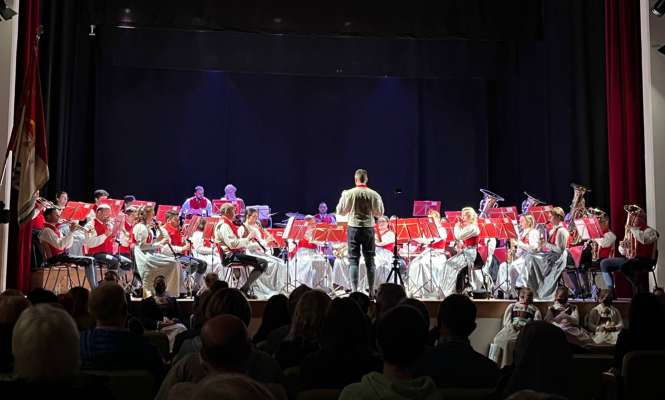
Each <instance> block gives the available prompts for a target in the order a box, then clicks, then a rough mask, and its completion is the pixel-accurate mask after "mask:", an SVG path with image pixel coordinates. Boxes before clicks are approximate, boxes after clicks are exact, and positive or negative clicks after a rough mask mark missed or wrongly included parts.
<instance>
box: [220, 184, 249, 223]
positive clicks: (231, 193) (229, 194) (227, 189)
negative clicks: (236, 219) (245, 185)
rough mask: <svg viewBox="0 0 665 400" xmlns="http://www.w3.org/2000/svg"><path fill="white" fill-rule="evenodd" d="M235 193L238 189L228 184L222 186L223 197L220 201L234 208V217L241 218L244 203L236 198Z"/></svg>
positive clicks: (243, 211) (243, 212) (243, 213)
mask: <svg viewBox="0 0 665 400" xmlns="http://www.w3.org/2000/svg"><path fill="white" fill-rule="evenodd" d="M237 191H238V189H237V188H236V187H235V186H233V185H232V184H230V183H229V184H228V185H226V186H224V197H222V200H223V201H228V202H229V203H231V204H233V205H234V206H235V208H236V215H239V216H241V217H243V216H244V215H245V201H244V200H243V199H241V198H240V197H238V196H236V192H237Z"/></svg>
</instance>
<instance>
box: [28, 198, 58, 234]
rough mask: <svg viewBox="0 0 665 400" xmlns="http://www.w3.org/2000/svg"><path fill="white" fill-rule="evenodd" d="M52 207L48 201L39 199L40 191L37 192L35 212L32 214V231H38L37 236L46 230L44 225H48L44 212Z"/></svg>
mask: <svg viewBox="0 0 665 400" xmlns="http://www.w3.org/2000/svg"><path fill="white" fill-rule="evenodd" d="M52 206H53V205H51V204H49V202H48V201H46V199H44V198H42V197H39V191H37V193H36V194H35V212H34V213H33V214H32V230H33V232H35V231H37V232H36V233H35V234H38V231H41V230H42V229H44V224H45V223H46V219H45V218H44V211H45V210H46V209H47V208H49V207H52ZM33 238H34V236H33Z"/></svg>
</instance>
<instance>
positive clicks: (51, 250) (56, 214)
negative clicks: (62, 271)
mask: <svg viewBox="0 0 665 400" xmlns="http://www.w3.org/2000/svg"><path fill="white" fill-rule="evenodd" d="M43 214H44V220H45V222H44V229H42V230H41V232H39V242H40V244H41V245H42V251H43V253H44V258H45V260H46V261H45V263H46V265H55V264H62V263H67V264H75V265H78V266H81V267H83V268H85V277H86V279H88V281H90V287H95V286H96V284H97V279H96V277H95V264H94V259H93V258H92V257H85V256H71V255H69V248H70V247H72V243H73V242H74V232H76V231H77V230H80V229H83V227H82V226H80V225H79V224H78V223H76V222H71V223H70V226H69V232H68V233H67V234H66V235H63V234H62V232H60V229H58V221H59V220H60V210H58V209H57V208H47V209H46V210H44V213H43Z"/></svg>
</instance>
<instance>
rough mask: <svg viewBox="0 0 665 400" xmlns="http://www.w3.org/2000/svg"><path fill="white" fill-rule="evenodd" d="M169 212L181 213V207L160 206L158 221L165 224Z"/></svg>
mask: <svg viewBox="0 0 665 400" xmlns="http://www.w3.org/2000/svg"><path fill="white" fill-rule="evenodd" d="M169 211H175V212H178V213H179V212H180V206H169V205H166V204H160V205H159V207H158V208H157V217H156V218H157V221H159V222H161V223H164V222H165V221H166V213H167V212H169Z"/></svg>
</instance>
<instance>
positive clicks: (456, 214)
mask: <svg viewBox="0 0 665 400" xmlns="http://www.w3.org/2000/svg"><path fill="white" fill-rule="evenodd" d="M445 214H446V219H447V220H448V222H450V223H452V224H455V222H460V221H462V212H461V211H446V212H445Z"/></svg>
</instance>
